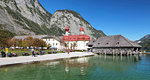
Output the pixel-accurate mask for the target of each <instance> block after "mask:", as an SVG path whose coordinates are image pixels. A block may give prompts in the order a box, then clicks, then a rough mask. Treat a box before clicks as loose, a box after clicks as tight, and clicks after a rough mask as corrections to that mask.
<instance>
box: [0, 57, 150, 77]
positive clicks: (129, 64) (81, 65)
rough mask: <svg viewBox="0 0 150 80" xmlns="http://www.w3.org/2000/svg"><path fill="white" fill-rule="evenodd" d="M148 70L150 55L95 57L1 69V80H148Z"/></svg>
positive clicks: (149, 72)
mask: <svg viewBox="0 0 150 80" xmlns="http://www.w3.org/2000/svg"><path fill="white" fill-rule="evenodd" d="M149 67H150V55H144V56H143V57H141V56H122V57H121V56H109V55H98V56H94V57H82V58H76V59H63V60H60V61H51V62H43V63H39V64H29V65H21V66H13V67H7V68H0V80H99V79H101V80H149V79H150V76H149V75H150V68H149ZM6 76H7V77H6Z"/></svg>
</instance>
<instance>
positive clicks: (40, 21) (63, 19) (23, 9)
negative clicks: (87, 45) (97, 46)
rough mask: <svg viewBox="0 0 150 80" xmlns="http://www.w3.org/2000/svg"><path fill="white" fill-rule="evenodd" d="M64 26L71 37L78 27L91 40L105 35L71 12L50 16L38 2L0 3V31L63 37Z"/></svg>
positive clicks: (18, 0)
mask: <svg viewBox="0 0 150 80" xmlns="http://www.w3.org/2000/svg"><path fill="white" fill-rule="evenodd" d="M66 26H69V27H70V32H71V34H73V35H75V34H79V29H80V27H83V28H84V29H85V34H87V35H90V36H91V37H93V38H96V37H99V36H104V35H105V34H104V33H103V32H102V31H98V30H96V29H94V28H93V27H92V26H91V25H90V24H89V23H88V22H87V21H86V20H84V19H83V18H82V17H81V16H80V14H78V13H76V12H74V11H72V10H58V11H56V12H55V13H54V14H53V15H51V14H50V13H49V12H47V11H46V10H45V9H44V8H43V7H42V6H41V4H40V3H39V2H38V0H1V1H0V29H3V30H8V31H10V32H12V33H14V34H16V35H35V34H50V35H63V34H64V33H65V31H64V30H65V27H66Z"/></svg>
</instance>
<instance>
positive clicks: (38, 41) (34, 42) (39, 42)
mask: <svg viewBox="0 0 150 80" xmlns="http://www.w3.org/2000/svg"><path fill="white" fill-rule="evenodd" d="M32 46H34V47H46V46H47V45H46V43H45V41H43V40H42V39H38V38H34V39H33V40H32Z"/></svg>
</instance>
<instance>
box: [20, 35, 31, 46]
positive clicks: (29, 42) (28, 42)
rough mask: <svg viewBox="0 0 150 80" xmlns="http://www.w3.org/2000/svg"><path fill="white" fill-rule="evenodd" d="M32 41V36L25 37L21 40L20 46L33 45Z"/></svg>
mask: <svg viewBox="0 0 150 80" xmlns="http://www.w3.org/2000/svg"><path fill="white" fill-rule="evenodd" d="M32 41H33V37H27V38H25V39H24V40H23V41H22V46H23V47H31V46H32V45H33V44H32Z"/></svg>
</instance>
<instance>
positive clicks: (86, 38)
mask: <svg viewBox="0 0 150 80" xmlns="http://www.w3.org/2000/svg"><path fill="white" fill-rule="evenodd" d="M62 39H63V41H90V37H89V36H88V35H70V36H63V38H62Z"/></svg>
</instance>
